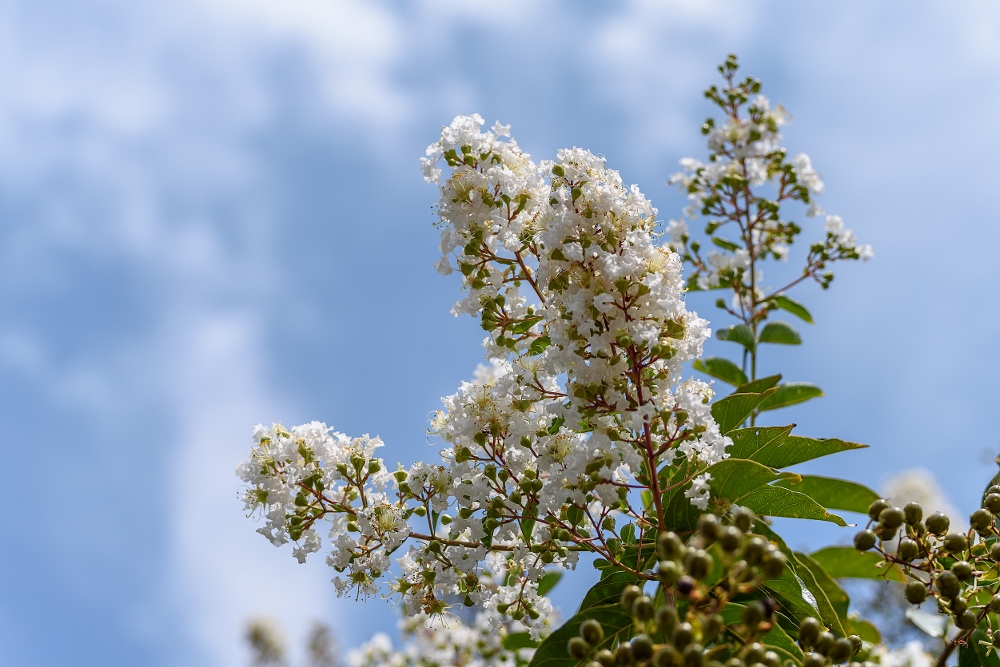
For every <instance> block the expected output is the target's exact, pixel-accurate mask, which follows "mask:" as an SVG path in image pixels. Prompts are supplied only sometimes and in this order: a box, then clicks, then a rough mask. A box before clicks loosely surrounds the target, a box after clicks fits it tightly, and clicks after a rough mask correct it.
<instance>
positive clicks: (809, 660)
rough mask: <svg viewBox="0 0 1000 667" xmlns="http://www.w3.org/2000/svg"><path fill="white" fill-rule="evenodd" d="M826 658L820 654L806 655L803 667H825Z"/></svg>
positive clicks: (803, 659)
mask: <svg viewBox="0 0 1000 667" xmlns="http://www.w3.org/2000/svg"><path fill="white" fill-rule="evenodd" d="M825 665H826V658H824V657H823V656H821V655H820V654H818V653H806V655H805V657H804V658H802V667H825Z"/></svg>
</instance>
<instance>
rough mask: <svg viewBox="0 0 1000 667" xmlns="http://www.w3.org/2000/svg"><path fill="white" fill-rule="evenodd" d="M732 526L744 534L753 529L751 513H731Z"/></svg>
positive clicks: (747, 511) (741, 510)
mask: <svg viewBox="0 0 1000 667" xmlns="http://www.w3.org/2000/svg"><path fill="white" fill-rule="evenodd" d="M733 525H734V526H736V527H737V528H739V529H740V530H742V531H743V532H744V533H749V532H750V528H751V527H753V512H750V511H749V510H745V509H739V510H737V511H735V512H733Z"/></svg>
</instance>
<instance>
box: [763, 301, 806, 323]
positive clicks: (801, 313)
mask: <svg viewBox="0 0 1000 667" xmlns="http://www.w3.org/2000/svg"><path fill="white" fill-rule="evenodd" d="M772 301H773V302H774V305H776V306H777V307H778V308H781V309H782V310H784V311H785V312H788V313H791V314H792V315H795V316H796V317H798V318H799V319H801V320H803V321H805V322H808V323H809V324H812V323H813V318H812V315H810V314H809V311H808V310H806V307H805V306H803V305H802V304H801V303H799V302H798V301H795V300H794V299H790V298H788V297H787V296H784V295H782V296H776V297H774V298H773V299H772Z"/></svg>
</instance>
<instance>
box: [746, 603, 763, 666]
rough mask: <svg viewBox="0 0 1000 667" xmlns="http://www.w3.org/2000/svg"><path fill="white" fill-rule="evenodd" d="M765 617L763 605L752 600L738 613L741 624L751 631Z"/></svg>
mask: <svg viewBox="0 0 1000 667" xmlns="http://www.w3.org/2000/svg"><path fill="white" fill-rule="evenodd" d="M766 615H767V610H766V609H764V605H763V604H761V602H760V600H754V601H753V602H751V603H750V604H748V605H747V606H745V607H743V611H742V612H740V617H741V618H742V620H743V623H744V624H746V626H747V627H748V628H750V629H751V630H753V629H755V628H756V627H757V626H758V625H760V624H761V623H762V622H763V621H764V617H765V616H766ZM751 662H759V661H757V660H747V663H751Z"/></svg>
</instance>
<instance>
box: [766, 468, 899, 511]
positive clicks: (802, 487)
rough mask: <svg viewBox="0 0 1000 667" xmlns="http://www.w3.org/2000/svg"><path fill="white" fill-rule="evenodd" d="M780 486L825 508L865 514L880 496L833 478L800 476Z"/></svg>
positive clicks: (859, 486)
mask: <svg viewBox="0 0 1000 667" xmlns="http://www.w3.org/2000/svg"><path fill="white" fill-rule="evenodd" d="M777 485H778V486H784V487H785V488H788V489H792V490H793V491H798V492H799V493H804V494H806V495H807V496H809V497H810V498H812V499H813V500H815V501H816V502H818V503H819V504H820V505H822V506H823V507H826V508H828V509H832V510H844V511H845V512H858V513H859V514H864V513H866V512H867V511H868V506H869V505H871V504H872V503H873V502H875V501H876V500H878V499H879V495H878V494H877V493H875V492H874V491H872V490H871V489H869V488H868V487H867V486H863V485H861V484H855V483H854V482H848V481H846V480H843V479H835V478H833V477H819V476H817V475H800V476H797V477H789V478H787V479H783V480H781V481H780V482H778V483H777Z"/></svg>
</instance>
